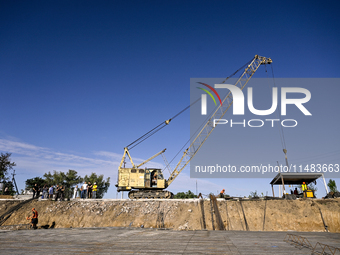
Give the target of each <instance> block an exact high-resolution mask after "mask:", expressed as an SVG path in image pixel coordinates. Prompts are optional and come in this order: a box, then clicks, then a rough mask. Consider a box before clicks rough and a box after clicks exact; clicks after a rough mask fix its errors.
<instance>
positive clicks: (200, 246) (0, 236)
mask: <svg viewBox="0 0 340 255" xmlns="http://www.w3.org/2000/svg"><path fill="white" fill-rule="evenodd" d="M287 233H290V234H296V235H299V236H303V237H305V238H307V239H308V240H309V242H310V243H311V244H312V245H313V246H314V245H315V244H316V242H320V243H323V244H328V245H331V246H333V247H338V248H340V233H324V232H323V233H321V232H252V231H249V232H246V231H204V230H196V231H174V230H162V229H143V228H138V229H137V228H114V227H112V228H70V229H37V230H18V231H8V230H0V254H82V253H89V252H90V253H92V254H98V253H100V254H261V255H262V254H311V250H310V249H308V248H301V247H297V246H295V245H292V244H289V243H287V242H284V241H283V239H284V238H285V236H286V234H287Z"/></svg>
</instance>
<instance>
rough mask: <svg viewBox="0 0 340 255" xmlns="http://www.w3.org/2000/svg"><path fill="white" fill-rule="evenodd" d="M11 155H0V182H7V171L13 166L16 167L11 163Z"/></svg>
mask: <svg viewBox="0 0 340 255" xmlns="http://www.w3.org/2000/svg"><path fill="white" fill-rule="evenodd" d="M11 155H12V154H11V153H2V152H1V154H0V182H7V181H8V180H9V178H8V176H7V175H8V171H9V170H12V169H13V167H14V166H16V164H15V162H11V159H10V157H11Z"/></svg>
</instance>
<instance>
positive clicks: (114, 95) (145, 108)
mask: <svg viewBox="0 0 340 255" xmlns="http://www.w3.org/2000/svg"><path fill="white" fill-rule="evenodd" d="M339 6H340V5H339V3H337V2H336V1H324V2H321V1H284V2H273V1H242V2H235V1H197V0H195V1H173V0H172V1H0V35H1V36H0V87H1V93H0V108H1V125H0V151H1V152H10V153H12V160H13V161H15V162H16V163H17V166H16V172H17V176H16V179H17V183H18V186H19V189H21V188H24V182H25V180H26V179H28V178H33V177H35V176H42V175H43V173H45V172H47V171H51V172H52V171H53V170H57V171H65V172H66V171H67V170H68V169H74V170H76V171H78V173H79V174H80V175H82V176H84V175H85V174H90V173H91V172H96V173H98V174H104V176H105V177H108V176H110V177H111V188H110V189H109V193H108V194H107V195H106V197H108V198H110V197H111V198H115V197H116V190H115V187H114V184H115V182H116V177H117V167H118V164H119V162H120V159H121V156H122V153H123V148H124V147H125V146H126V145H127V144H129V143H130V142H132V141H133V140H135V139H136V138H138V137H139V136H140V135H142V134H144V133H145V132H147V131H149V130H150V129H152V128H153V127H155V126H156V125H157V124H159V123H160V122H162V121H164V120H165V119H168V118H169V117H171V116H173V115H174V114H176V113H177V112H179V111H180V110H182V109H183V108H184V107H186V106H187V105H188V104H189V102H190V93H189V91H190V89H189V83H190V78H194V77H214V78H216V77H222V78H223V77H226V76H228V75H229V74H231V73H232V72H234V71H235V70H236V69H238V68H239V67H240V66H242V65H243V64H245V63H246V62H247V61H248V60H250V59H251V58H252V57H253V56H254V55H255V54H259V55H262V56H266V57H271V58H272V59H273V62H274V63H273V68H274V73H275V77H281V78H330V77H332V78H339V70H340V64H339V59H340V58H339V57H340V51H339V43H340V40H339V39H340V38H339V25H340V16H339V10H340V8H339ZM256 77H266V74H265V73H264V72H263V70H262V72H260V71H258V73H257V74H256ZM325 86H326V85H325ZM326 87H327V86H326ZM339 92H340V89H339V87H327V90H321V89H320V90H319V89H317V88H313V91H312V100H314V101H313V102H314V104H315V107H314V108H313V110H314V112H313V114H314V113H315V114H319V115H322V113H323V112H324V111H325V109H326V108H325V107H326V106H327V107H331V108H332V109H331V110H330V111H329V112H330V114H329V116H328V119H327V120H324V121H323V123H320V121H318V120H317V118H315V119H313V121H311V123H313V124H312V125H311V126H308V128H306V129H305V130H303V133H305V134H308V138H309V139H306V140H303V141H300V142H299V141H297V139H296V136H297V134H294V132H293V131H288V132H287V134H285V135H286V139H287V148H288V151H292V152H293V153H292V154H290V156H291V157H292V158H295V159H297V160H300V159H301V158H304V157H312V158H315V157H317V156H320V155H326V156H327V157H328V158H326V159H330V160H331V161H332V162H334V161H337V162H338V163H340V157H339V150H340V149H339V140H340V139H339V134H338V132H337V130H338V128H337V127H339V117H338V110H339V103H338V96H337V95H339ZM319 93H320V94H319ZM327 98H329V100H327ZM327 110H329V109H328V108H327ZM333 113H334V114H333ZM313 116H314V115H313ZM189 131H190V128H189V113H185V114H184V115H182V116H181V117H180V118H178V121H177V122H176V123H174V124H173V125H172V126H171V127H170V126H169V129H168V130H165V129H164V133H162V132H163V130H162V131H161V132H160V133H158V134H157V135H156V136H155V137H154V138H152V139H150V141H148V142H146V143H145V144H141V145H140V146H138V147H136V148H135V149H134V150H133V151H132V152H131V154H132V156H133V157H134V158H138V159H140V160H142V159H146V158H148V157H150V156H152V155H153V154H155V153H156V152H158V151H160V150H161V149H164V148H168V152H167V154H166V156H167V158H168V160H169V159H171V158H172V157H173V155H174V154H175V153H177V151H178V150H179V149H180V148H181V146H182V145H183V144H184V142H185V141H186V140H187V139H188V138H189V136H190V133H189ZM244 139H245V141H246V139H247V137H245V138H244ZM265 139H271V140H273V144H274V145H275V143H277V150H278V151H279V153H281V150H282V149H281V144H280V140H279V137H278V135H277V137H274V136H273V137H268V138H265ZM275 139H276V140H275ZM307 141H309V143H307ZM248 143H251V142H249V141H248ZM301 144H304V145H305V146H301ZM251 145H252V146H256V144H251ZM273 147H275V146H273ZM258 148H261V146H260V145H259V147H258ZM310 148H313V150H312V151H310V150H309V149H310ZM168 153H169V154H168ZM232 153H233V152H232V151H231V152H230V155H232ZM254 153H261V151H260V150H258V151H255V152H254V151H248V152H246V153H245V155H244V159H245V163H247V158H248V155H253V154H254ZM247 154H248V155H247ZM281 154H282V156H281V158H275V159H271V160H273V161H274V162H276V160H280V161H283V153H281ZM281 154H280V155H281ZM323 159H325V158H323ZM265 161H266V162H267V161H268V159H265ZM310 163H312V162H310ZM161 164H163V162H162V159H161V158H159V159H156V160H155V161H154V162H153V163H152V165H156V166H157V165H161ZM269 181H270V180H269V179H257V180H256V181H253V180H248V179H245V180H242V179H233V180H230V179H203V180H201V179H199V180H197V182H198V188H199V191H202V193H209V191H211V192H215V193H216V192H217V190H220V189H221V188H223V187H224V188H225V189H226V192H227V193H229V194H231V195H235V196H236V195H245V196H247V195H249V193H250V191H254V190H257V191H258V192H260V193H261V192H263V193H265V192H266V191H269V193H270V190H271V188H270V185H269V184H268V183H269ZM195 182H196V179H190V178H189V171H188V170H185V171H184V172H183V173H182V174H181V175H180V176H179V177H178V180H176V181H175V182H174V183H173V184H172V185H171V186H170V190H171V191H173V192H178V191H187V190H188V189H191V190H195ZM337 182H338V186H340V182H339V179H337ZM241 187H242V188H241ZM318 187H319V189H320V191H319V196H320V195H323V194H322V192H324V191H323V190H322V191H321V189H322V186H319V184H318Z"/></svg>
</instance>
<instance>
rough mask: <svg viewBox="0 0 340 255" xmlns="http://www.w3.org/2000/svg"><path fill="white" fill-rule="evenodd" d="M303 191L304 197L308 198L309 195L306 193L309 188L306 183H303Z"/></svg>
mask: <svg viewBox="0 0 340 255" xmlns="http://www.w3.org/2000/svg"><path fill="white" fill-rule="evenodd" d="M301 189H302V192H303V196H304V197H307V194H306V193H307V189H308V188H307V184H306V183H305V182H303V183H302V185H301Z"/></svg>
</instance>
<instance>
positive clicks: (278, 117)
mask: <svg viewBox="0 0 340 255" xmlns="http://www.w3.org/2000/svg"><path fill="white" fill-rule="evenodd" d="M271 69H272V76H273V86H274V87H276V84H275V77H274V69H273V64H271ZM265 70H266V74H267V78H268V86H269V87H271V86H270V83H269V77H268V72H267V65H265ZM275 114H276V118H277V119H279V120H280V125H279V133H280V140H281V145H282V150H283V153H284V154H285V160H286V165H287V167H288V158H287V146H286V139H285V135H284V132H283V128H282V125H281V122H282V119H281V114H278V112H277V110H275Z"/></svg>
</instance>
